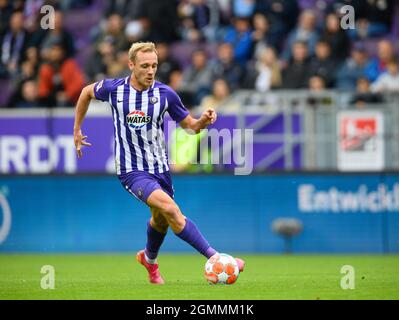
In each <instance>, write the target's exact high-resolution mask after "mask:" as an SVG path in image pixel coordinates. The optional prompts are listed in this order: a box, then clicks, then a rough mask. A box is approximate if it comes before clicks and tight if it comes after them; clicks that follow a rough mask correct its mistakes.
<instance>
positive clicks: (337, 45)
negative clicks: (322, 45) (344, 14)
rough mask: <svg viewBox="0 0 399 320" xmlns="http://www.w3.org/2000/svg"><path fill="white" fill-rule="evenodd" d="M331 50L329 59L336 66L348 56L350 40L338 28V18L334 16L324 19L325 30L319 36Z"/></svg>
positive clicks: (330, 15)
mask: <svg viewBox="0 0 399 320" xmlns="http://www.w3.org/2000/svg"><path fill="white" fill-rule="evenodd" d="M321 39H323V40H324V41H326V42H327V43H328V44H329V45H330V48H331V58H332V59H333V60H334V61H335V63H336V64H337V65H338V64H339V63H341V62H343V61H344V60H345V59H346V58H347V57H348V55H349V50H350V39H349V37H348V35H347V34H346V32H345V30H343V29H342V28H341V26H340V21H339V18H338V16H337V15H336V14H333V13H331V14H329V15H327V18H326V28H325V30H324V32H323V34H322V36H321Z"/></svg>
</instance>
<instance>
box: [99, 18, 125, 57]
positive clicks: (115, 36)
mask: <svg viewBox="0 0 399 320" xmlns="http://www.w3.org/2000/svg"><path fill="white" fill-rule="evenodd" d="M124 28H125V24H124V22H123V19H122V17H121V16H120V15H118V14H111V15H110V16H109V17H108V19H107V23H106V25H105V29H104V30H103V31H102V32H101V33H100V34H99V35H98V36H97V39H96V42H95V44H94V46H95V50H98V46H99V45H100V44H101V43H103V42H104V41H107V42H109V43H112V45H113V47H114V49H115V51H121V50H123V49H124V48H126V47H127V41H126V37H125V34H124Z"/></svg>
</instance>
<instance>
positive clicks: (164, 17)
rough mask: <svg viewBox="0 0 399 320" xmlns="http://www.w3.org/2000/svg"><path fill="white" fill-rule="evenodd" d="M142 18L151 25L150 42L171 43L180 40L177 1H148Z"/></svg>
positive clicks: (149, 27) (149, 28)
mask: <svg viewBox="0 0 399 320" xmlns="http://www.w3.org/2000/svg"><path fill="white" fill-rule="evenodd" d="M142 18H145V19H146V21H148V24H149V26H148V30H149V31H150V32H149V35H148V40H149V41H152V42H155V43H158V42H166V43H171V42H173V41H176V40H178V38H179V37H178V27H179V18H178V15H177V10H176V2H175V0H151V1H146V2H145V5H144V6H143V13H142Z"/></svg>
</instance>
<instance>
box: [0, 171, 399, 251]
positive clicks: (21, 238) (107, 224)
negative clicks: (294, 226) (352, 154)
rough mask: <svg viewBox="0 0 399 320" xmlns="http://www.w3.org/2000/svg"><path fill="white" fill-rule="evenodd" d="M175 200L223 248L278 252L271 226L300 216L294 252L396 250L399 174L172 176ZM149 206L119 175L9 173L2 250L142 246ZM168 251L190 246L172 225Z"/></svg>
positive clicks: (2, 206) (0, 204) (2, 205)
mask: <svg viewBox="0 0 399 320" xmlns="http://www.w3.org/2000/svg"><path fill="white" fill-rule="evenodd" d="M173 180H174V187H175V190H176V201H177V203H178V205H179V206H180V208H181V210H182V212H183V213H184V214H185V215H187V216H189V217H190V218H191V219H192V220H193V221H195V222H196V223H197V225H198V226H199V228H200V229H201V231H202V233H203V234H204V235H205V236H206V237H207V239H208V240H209V242H210V243H211V244H212V245H213V246H214V247H215V248H216V249H217V250H220V251H225V252H248V253H249V252H257V253H280V252H282V251H283V249H284V241H283V239H282V238H281V237H279V236H278V235H276V234H275V233H274V232H273V231H272V228H271V225H272V223H273V221H274V219H276V218H280V217H290V218H297V219H299V220H300V221H301V222H302V223H303V231H302V232H301V233H300V234H299V235H298V236H296V237H295V238H294V239H293V242H292V248H293V251H294V252H295V253H398V252H399V174H360V173H359V174H340V175H339V174H275V175H249V176H233V175H175V176H174V177H173ZM149 217H150V215H149V210H148V208H147V207H146V206H145V205H144V204H142V203H140V202H139V201H138V200H136V199H135V198H134V197H133V196H131V195H130V194H129V193H127V192H126V191H125V190H124V189H123V188H122V186H121V185H120V183H119V180H118V179H117V177H115V176H108V175H101V176H3V177H1V178H0V252H135V251H137V250H139V249H140V248H142V247H143V246H144V245H145V242H146V222H147V220H148V219H149ZM162 250H163V251H164V252H193V249H192V248H191V247H190V246H189V245H187V244H186V243H184V242H182V241H181V240H180V239H179V238H177V237H176V236H174V235H173V232H172V231H171V230H169V233H168V236H167V238H166V240H165V242H164V245H163V247H162Z"/></svg>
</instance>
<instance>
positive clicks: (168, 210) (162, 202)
mask: <svg viewBox="0 0 399 320" xmlns="http://www.w3.org/2000/svg"><path fill="white" fill-rule="evenodd" d="M147 204H148V205H149V206H150V207H151V208H154V209H156V210H158V211H159V212H160V213H161V214H162V215H163V216H164V217H165V219H166V221H167V222H168V224H169V226H170V227H171V229H172V231H173V232H174V233H175V234H176V236H178V237H179V238H180V239H182V240H184V241H186V242H187V243H189V244H190V245H191V246H192V247H194V248H195V249H196V250H197V251H198V252H200V253H201V254H202V255H204V256H205V257H207V258H210V257H211V256H213V255H214V254H215V253H216V252H217V251H216V250H215V249H213V248H212V247H211V246H210V245H209V243H208V241H207V240H206V239H205V237H204V236H203V235H202V234H201V232H200V231H199V229H198V227H197V226H196V225H195V223H194V222H192V221H191V220H190V219H189V218H187V217H185V216H184V215H183V213H182V212H181V211H180V209H179V207H178V206H177V204H176V203H175V201H174V200H173V199H172V198H171V197H170V196H169V195H168V194H167V193H166V192H164V191H163V190H161V189H157V190H155V191H153V192H152V193H151V194H150V196H149V197H148V198H147Z"/></svg>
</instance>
